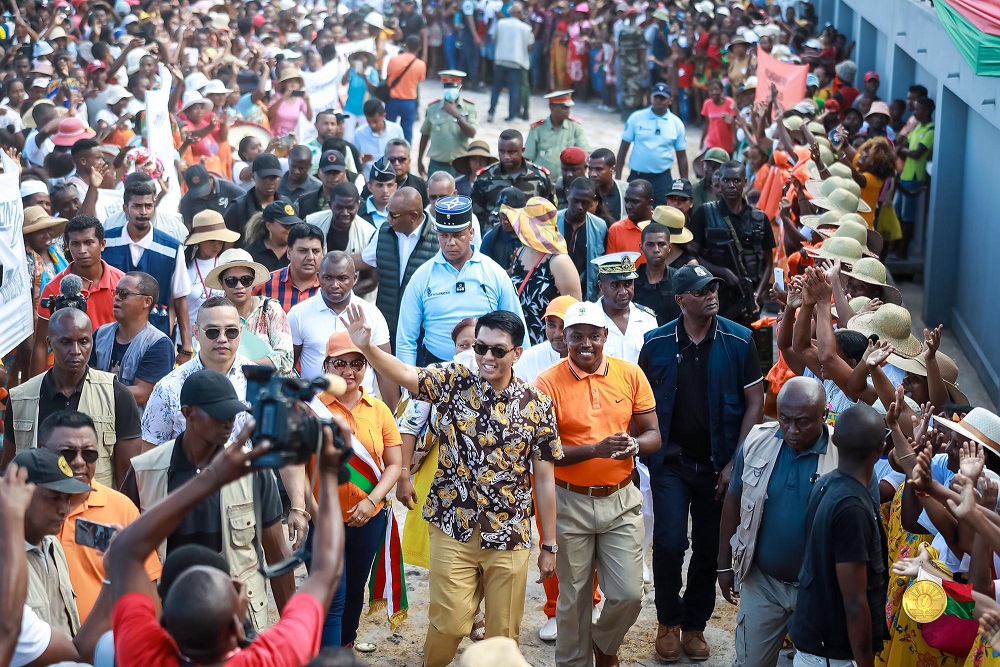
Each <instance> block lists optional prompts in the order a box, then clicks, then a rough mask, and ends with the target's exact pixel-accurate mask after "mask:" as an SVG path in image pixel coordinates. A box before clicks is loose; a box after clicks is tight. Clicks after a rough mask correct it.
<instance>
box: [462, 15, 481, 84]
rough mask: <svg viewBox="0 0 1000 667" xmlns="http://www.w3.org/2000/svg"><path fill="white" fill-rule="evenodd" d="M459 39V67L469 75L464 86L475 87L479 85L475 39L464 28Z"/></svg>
mask: <svg viewBox="0 0 1000 667" xmlns="http://www.w3.org/2000/svg"><path fill="white" fill-rule="evenodd" d="M459 41H460V45H459V47H458V57H459V63H461V66H460V67H459V69H461V70H462V71H464V72H465V73H467V74H468V75H469V76H468V81H466V82H465V87H466V88H470V89H476V88H478V87H479V47H478V46H476V40H475V39H473V37H472V33H470V32H469V31H468V30H466V29H463V30H462V36H461V37H460V38H459Z"/></svg>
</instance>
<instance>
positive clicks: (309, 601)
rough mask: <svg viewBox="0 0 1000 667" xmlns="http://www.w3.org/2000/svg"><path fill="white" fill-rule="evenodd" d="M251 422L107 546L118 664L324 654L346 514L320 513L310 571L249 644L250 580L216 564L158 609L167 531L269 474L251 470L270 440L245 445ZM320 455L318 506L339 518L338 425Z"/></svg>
mask: <svg viewBox="0 0 1000 667" xmlns="http://www.w3.org/2000/svg"><path fill="white" fill-rule="evenodd" d="M203 372H204V373H209V374H211V372H209V371H203ZM221 379H222V380H223V381H224V380H225V378H224V377H223V378H221ZM220 384H226V385H228V384H229V383H228V382H222V383H220ZM227 401H233V402H235V397H233V396H232V394H230V397H229V398H228V399H227ZM197 409H198V410H201V408H197ZM334 423H335V424H336V427H337V428H339V429H340V430H341V431H342V432H343V433H344V434H345V435H346V434H348V433H350V431H349V429H348V427H347V425H346V424H344V423H343V421H342V420H339V419H337V418H334ZM252 430H253V421H252V420H251V421H250V423H248V424H247V425H246V427H244V429H243V430H242V431H241V432H240V435H239V437H238V438H237V439H236V442H235V443H234V444H233V445H232V446H230V447H229V448H227V449H225V450H223V451H222V452H221V453H220V454H219V455H217V456H215V457H214V460H213V461H212V462H211V464H210V465H208V466H207V467H206V468H205V473H206V474H203V475H197V476H195V477H193V479H191V481H190V482H188V483H187V484H184V485H183V486H182V487H180V488H178V489H177V490H176V491H175V492H173V493H170V494H169V495H167V496H166V497H165V498H163V499H162V501H161V502H160V503H159V504H157V505H156V506H155V507H151V508H149V509H147V510H146V512H145V513H144V514H143V515H142V516H140V517H139V518H138V519H137V520H136V521H135V522H134V523H133V524H131V525H130V526H129V527H127V528H126V529H125V530H124V531H122V533H121V534H120V535H119V536H118V537H117V539H116V540H115V542H114V545H113V546H112V548H111V549H110V551H109V552H108V555H107V557H106V559H105V560H106V562H105V566H106V570H107V572H108V578H109V579H110V581H111V585H110V588H111V592H112V594H113V597H114V600H115V609H114V614H113V617H112V624H113V628H114V633H115V645H116V646H115V648H116V651H117V655H116V659H117V662H118V664H120V665H140V664H166V663H168V662H177V661H178V659H180V660H182V661H184V662H186V663H190V664H201V665H212V664H216V663H221V662H225V663H226V665H227V667H240V666H241V665H249V664H267V665H273V666H274V667H285V666H286V665H287V666H288V667H292V666H297V665H304V664H306V663H307V662H308V661H309V660H311V659H312V658H313V657H315V655H316V654H317V653H318V651H319V642H320V636H321V634H322V630H323V619H324V617H325V616H326V610H327V608H328V607H329V606H330V601H331V600H332V599H333V593H334V589H335V588H336V587H337V584H338V583H339V582H340V578H341V573H342V572H343V552H344V528H343V524H342V523H341V522H340V521H320V522H318V524H317V529H316V539H315V542H314V547H315V550H314V556H313V559H312V571H311V573H310V576H309V578H308V579H306V581H305V582H304V583H303V584H302V587H301V589H300V591H299V593H298V594H297V595H295V596H294V597H292V599H291V600H289V602H288V604H287V605H286V606H285V609H284V612H285V613H284V615H283V617H282V619H281V620H280V621H279V622H278V624H277V625H275V626H274V627H273V628H271V629H270V630H268V631H266V632H264V633H263V634H262V635H261V636H260V637H259V638H258V639H257V640H256V641H255V642H254V643H253V644H251V645H250V646H249V647H248V648H245V649H242V650H241V649H240V648H239V643H240V640H241V638H242V636H243V635H242V625H241V624H240V619H241V618H242V617H243V615H244V613H245V610H246V607H247V595H249V594H250V591H248V586H247V583H248V580H247V579H245V578H243V577H241V578H239V579H237V578H230V577H228V576H226V575H225V574H223V573H221V572H219V571H218V570H214V569H212V568H206V567H192V568H189V569H188V570H186V571H185V572H184V573H183V574H181V575H180V576H179V577H178V578H177V580H176V582H175V583H174V585H173V586H172V587H171V589H170V592H169V593H168V594H167V595H166V597H165V599H164V600H163V616H162V618H161V619H157V618H156V611H155V602H154V600H155V599H156V597H155V595H156V594H155V591H154V589H153V586H152V584H150V582H149V579H148V577H147V576H146V573H145V570H144V569H143V563H144V561H145V559H146V558H147V557H148V556H149V554H150V553H151V552H152V551H153V550H154V549H156V548H157V546H158V545H160V544H161V543H162V542H163V541H164V540H169V539H170V536H171V535H176V534H177V531H178V530H179V529H181V528H182V526H183V525H184V523H185V522H188V521H190V519H191V516H192V513H195V514H196V513H198V509H199V508H202V507H204V505H205V503H206V501H209V502H210V499H211V498H213V497H218V496H220V495H221V494H223V493H226V489H227V488H231V487H233V486H242V485H243V484H244V482H245V480H253V479H255V478H257V477H259V476H260V472H259V471H257V472H255V473H254V474H253V475H252V476H250V477H246V475H247V473H249V472H251V471H252V470H253V469H252V468H250V467H248V464H249V463H250V462H251V461H253V460H254V459H255V458H257V457H258V456H260V455H261V454H264V453H265V452H266V451H267V450H268V449H269V448H268V447H266V446H262V443H258V447H255V448H254V449H252V450H250V451H249V452H247V451H245V450H244V445H245V444H246V442H247V440H248V438H249V437H250V433H251V432H252ZM218 431H219V432H220V433H222V432H223V431H225V434H226V437H228V433H229V431H228V430H227V429H226V430H224V429H222V428H219V429H218ZM185 444H187V443H185ZM178 449H180V448H178ZM213 453H214V452H213ZM319 458H320V462H319V465H320V497H319V508H318V512H317V513H318V515H319V516H321V517H337V516H340V502H339V497H338V490H337V486H338V471H339V468H340V462H341V458H342V452H341V450H340V449H338V448H337V447H336V445H335V444H334V437H333V433H332V432H331V430H330V429H324V433H323V450H322V454H321V456H320V457H319ZM288 578H289V579H291V575H288ZM251 586H252V584H251ZM254 593H256V591H254ZM252 599H253V598H252V597H251V601H252ZM265 601H266V598H265Z"/></svg>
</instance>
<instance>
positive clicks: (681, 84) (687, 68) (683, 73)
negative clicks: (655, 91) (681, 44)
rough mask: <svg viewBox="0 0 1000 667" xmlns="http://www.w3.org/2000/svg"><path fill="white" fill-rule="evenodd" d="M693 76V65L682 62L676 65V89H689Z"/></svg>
mask: <svg viewBox="0 0 1000 667" xmlns="http://www.w3.org/2000/svg"><path fill="white" fill-rule="evenodd" d="M693 76H694V63H692V62H684V63H679V64H678V65H677V87H678V88H680V89H682V90H686V89H688V88H690V87H691V78H692V77H693Z"/></svg>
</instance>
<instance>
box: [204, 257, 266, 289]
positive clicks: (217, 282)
mask: <svg viewBox="0 0 1000 667" xmlns="http://www.w3.org/2000/svg"><path fill="white" fill-rule="evenodd" d="M239 266H243V267H246V268H248V269H250V270H251V271H253V285H251V287H256V286H257V285H261V284H263V283H266V282H267V281H268V279H269V278H270V277H271V274H270V273H269V272H268V270H267V267H266V266H264V265H263V264H258V263H257V262H255V261H253V257H251V255H250V253H248V252H247V251H246V250H243V249H242V248H230V249H229V250H227V251H225V252H224V253H222V254H221V255H219V263H218V264H217V265H216V267H215V268H214V269H212V270H211V271H209V272H208V275H207V276H205V287H209V288H211V289H222V274H223V272H225V271H228V270H229V269H235V268H236V267H239Z"/></svg>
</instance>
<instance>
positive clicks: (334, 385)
mask: <svg viewBox="0 0 1000 667" xmlns="http://www.w3.org/2000/svg"><path fill="white" fill-rule="evenodd" d="M314 384H315V385H316V386H317V387H320V392H322V393H324V394H327V395H328V396H334V397H339V396H343V395H344V392H346V391H347V383H346V382H344V378H342V377H340V376H339V375H330V374H329V373H327V374H326V375H324V376H323V377H321V378H317V380H316V381H315V383H314Z"/></svg>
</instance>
